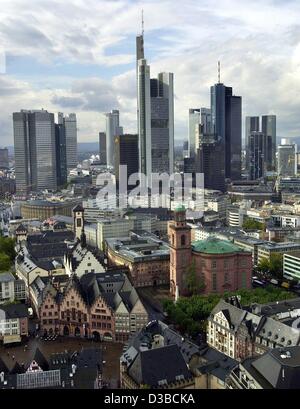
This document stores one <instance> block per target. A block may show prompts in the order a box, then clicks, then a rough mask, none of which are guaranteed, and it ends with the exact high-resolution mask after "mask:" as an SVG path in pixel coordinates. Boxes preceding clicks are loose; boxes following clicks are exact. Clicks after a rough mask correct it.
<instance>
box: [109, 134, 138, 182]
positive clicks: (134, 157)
mask: <svg viewBox="0 0 300 409" xmlns="http://www.w3.org/2000/svg"><path fill="white" fill-rule="evenodd" d="M120 165H126V166H127V178H129V177H130V175H133V174H134V173H138V171H139V144H138V135H133V134H124V135H120V136H116V138H115V174H116V181H117V185H118V184H119V180H120V173H119V170H120V168H119V167H120ZM130 187H131V186H129V188H130Z"/></svg>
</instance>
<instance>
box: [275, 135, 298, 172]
mask: <svg viewBox="0 0 300 409" xmlns="http://www.w3.org/2000/svg"><path fill="white" fill-rule="evenodd" d="M277 162H278V165H277V174H278V176H295V175H296V174H297V145H296V144H295V143H291V142H290V141H289V140H286V139H281V145H278V158H277Z"/></svg>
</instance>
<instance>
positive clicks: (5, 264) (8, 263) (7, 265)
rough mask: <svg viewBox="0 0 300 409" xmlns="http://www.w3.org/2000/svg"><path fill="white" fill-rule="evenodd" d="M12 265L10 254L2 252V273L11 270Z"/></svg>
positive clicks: (0, 264)
mask: <svg viewBox="0 0 300 409" xmlns="http://www.w3.org/2000/svg"><path fill="white" fill-rule="evenodd" d="M10 267H11V260H10V258H9V256H8V255H6V254H4V253H0V273H1V272H2V273H3V272H4V271H7V270H9V269H10Z"/></svg>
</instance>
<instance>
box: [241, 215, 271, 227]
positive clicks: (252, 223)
mask: <svg viewBox="0 0 300 409" xmlns="http://www.w3.org/2000/svg"><path fill="white" fill-rule="evenodd" d="M265 227H266V226H265V224H264V223H261V222H258V221H257V220H254V219H251V218H250V217H247V218H246V219H245V220H244V222H243V229H244V230H265Z"/></svg>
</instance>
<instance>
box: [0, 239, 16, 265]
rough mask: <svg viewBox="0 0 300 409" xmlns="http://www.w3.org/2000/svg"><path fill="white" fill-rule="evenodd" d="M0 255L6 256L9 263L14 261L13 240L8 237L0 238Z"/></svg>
mask: <svg viewBox="0 0 300 409" xmlns="http://www.w3.org/2000/svg"><path fill="white" fill-rule="evenodd" d="M0 253H4V254H6V255H7V256H8V257H9V258H10V260H11V261H14V258H15V256H16V253H15V240H14V239H12V238H10V237H0Z"/></svg>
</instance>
